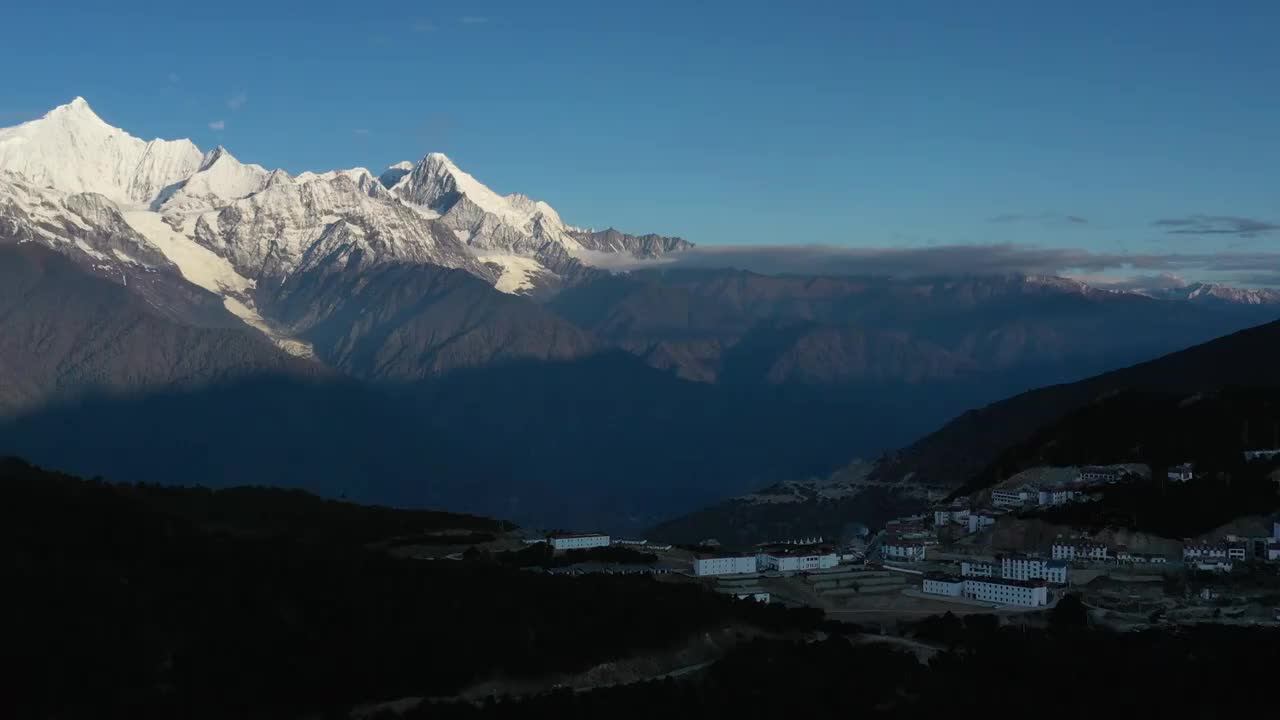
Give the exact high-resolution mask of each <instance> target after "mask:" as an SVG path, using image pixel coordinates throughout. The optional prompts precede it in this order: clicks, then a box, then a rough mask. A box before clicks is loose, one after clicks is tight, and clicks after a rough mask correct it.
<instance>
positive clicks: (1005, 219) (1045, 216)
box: [988, 212, 1089, 227]
mask: <svg viewBox="0 0 1280 720" xmlns="http://www.w3.org/2000/svg"><path fill="white" fill-rule="evenodd" d="M988 222H993V223H998V224H1009V223H1036V224H1038V225H1049V226H1057V227H1061V226H1071V225H1087V224H1089V221H1088V220H1087V219H1085V218H1082V217H1080V216H1079V215H1063V214H1062V213H1056V212H1042V213H1033V214H1029V215H1027V214H1018V213H1012V214H1009V215H997V216H995V217H993V218H989V219H988Z"/></svg>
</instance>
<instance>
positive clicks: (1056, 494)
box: [1036, 487, 1080, 506]
mask: <svg viewBox="0 0 1280 720" xmlns="http://www.w3.org/2000/svg"><path fill="white" fill-rule="evenodd" d="M1079 496H1080V493H1079V492H1077V491H1075V490H1073V489H1071V488H1064V487H1060V488H1051V489H1047V490H1041V491H1040V492H1039V494H1038V495H1037V496H1036V502H1037V503H1039V504H1040V505H1045V506H1048V505H1065V504H1067V503H1069V502H1075V500H1076V499H1077V498H1078V497H1079Z"/></svg>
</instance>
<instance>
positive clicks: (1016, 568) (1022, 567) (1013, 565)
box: [1000, 555, 1067, 585]
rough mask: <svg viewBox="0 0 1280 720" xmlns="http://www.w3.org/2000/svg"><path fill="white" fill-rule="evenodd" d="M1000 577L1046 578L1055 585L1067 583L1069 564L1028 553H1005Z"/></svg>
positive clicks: (1019, 578)
mask: <svg viewBox="0 0 1280 720" xmlns="http://www.w3.org/2000/svg"><path fill="white" fill-rule="evenodd" d="M1000 577H1002V578H1004V579H1005V580H1045V581H1047V582H1051V583H1054V584H1055V585H1066V584H1067V564H1066V562H1064V561H1062V560H1046V559H1044V558H1038V557H1030V556H1028V555H1005V556H1003V557H1001V558H1000Z"/></svg>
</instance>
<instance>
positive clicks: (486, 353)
mask: <svg viewBox="0 0 1280 720" xmlns="http://www.w3.org/2000/svg"><path fill="white" fill-rule="evenodd" d="M364 261H365V256H364V255H363V254H361V253H359V252H356V253H352V254H349V255H344V257H343V258H342V259H340V260H335V259H330V260H327V261H326V262H324V263H323V264H320V265H317V266H315V267H311V268H309V269H308V270H306V271H305V272H299V273H294V274H293V275H292V276H290V277H289V279H288V280H287V281H285V283H284V284H283V285H281V286H280V287H278V288H277V289H276V290H275V292H274V293H272V294H271V295H270V296H269V297H261V296H260V302H261V303H262V306H263V307H264V308H266V309H267V312H268V313H269V314H270V315H271V316H272V317H274V318H276V319H277V321H278V322H279V323H281V325H282V326H283V327H284V328H286V329H287V331H288V332H289V333H290V335H291V336H293V337H297V338H300V339H301V340H303V341H304V342H306V343H307V344H308V345H309V346H310V347H312V348H314V349H315V352H316V354H317V355H318V356H320V357H323V358H325V360H326V362H328V363H330V364H331V365H332V366H333V367H335V368H337V369H339V370H342V371H343V372H345V373H348V374H350V375H353V376H355V377H359V378H364V379H377V380H402V381H403V380H419V379H424V378H429V377H433V376H436V375H442V374H444V373H446V372H448V371H451V370H457V369H461V368H478V367H485V366H488V365H492V364H495V363H503V362H512V361H515V360H519V359H529V358H537V359H540V360H548V361H559V360H571V359H573V358H577V357H584V356H587V355H590V354H592V353H594V352H595V351H597V350H598V349H600V344H599V343H597V342H596V340H595V338H593V337H592V336H591V335H590V334H589V333H587V332H584V331H583V330H580V329H578V328H577V327H576V326H574V325H573V324H571V323H569V322H567V321H565V320H563V319H561V318H560V317H558V316H556V315H555V314H553V313H551V312H549V311H547V310H546V309H545V308H543V307H542V306H540V305H537V304H534V303H531V302H528V301H526V300H523V299H521V298H518V297H514V296H511V295H508V294H504V293H499V292H494V290H493V288H491V287H490V286H489V285H488V284H487V283H485V282H484V281H482V280H480V279H478V278H476V277H475V276H474V275H471V274H470V273H467V272H466V271H464V270H452V269H447V268H441V267H434V266H428V267H421V266H413V265H405V264H394V265H392V264H380V263H375V264H373V265H372V267H367V268H366V267H365V266H364Z"/></svg>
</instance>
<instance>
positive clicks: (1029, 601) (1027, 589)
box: [964, 578, 1049, 607]
mask: <svg viewBox="0 0 1280 720" xmlns="http://www.w3.org/2000/svg"><path fill="white" fill-rule="evenodd" d="M964 597H967V598H972V599H974V600H982V601H983V602H993V603H1000V604H1001V605H1022V606H1025V607H1039V606H1041V605H1047V604H1048V603H1049V590H1048V588H1047V587H1045V583H1044V581H1043V580H1004V579H996V578H966V579H965V581H964Z"/></svg>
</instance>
